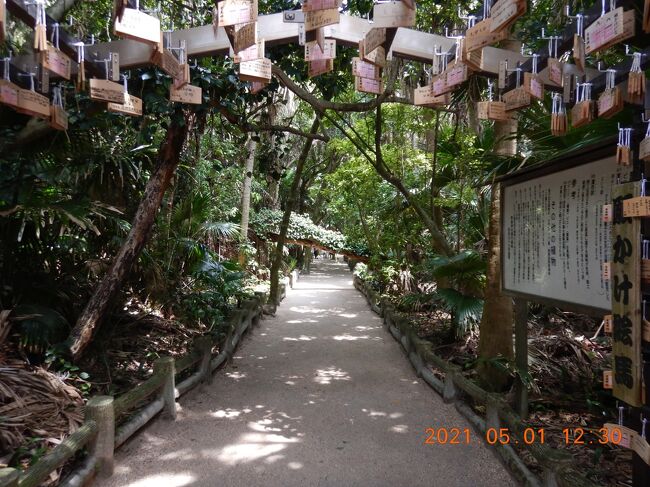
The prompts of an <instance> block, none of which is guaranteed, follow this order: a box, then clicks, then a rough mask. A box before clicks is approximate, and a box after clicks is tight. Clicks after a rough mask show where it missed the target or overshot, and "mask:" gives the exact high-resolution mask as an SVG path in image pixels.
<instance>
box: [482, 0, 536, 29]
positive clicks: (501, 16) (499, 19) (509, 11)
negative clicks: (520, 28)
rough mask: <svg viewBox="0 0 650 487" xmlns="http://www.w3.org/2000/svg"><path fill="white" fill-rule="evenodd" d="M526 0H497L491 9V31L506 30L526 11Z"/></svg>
mask: <svg viewBox="0 0 650 487" xmlns="http://www.w3.org/2000/svg"><path fill="white" fill-rule="evenodd" d="M526 9H527V2H526V0H497V2H496V3H495V4H494V5H493V6H492V9H491V11H490V17H489V18H490V19H492V22H491V24H490V31H491V32H501V31H504V30H506V29H507V28H508V27H509V26H510V25H511V24H512V23H513V22H514V21H515V20H517V19H518V18H519V17H521V16H522V15H524V14H525V13H526Z"/></svg>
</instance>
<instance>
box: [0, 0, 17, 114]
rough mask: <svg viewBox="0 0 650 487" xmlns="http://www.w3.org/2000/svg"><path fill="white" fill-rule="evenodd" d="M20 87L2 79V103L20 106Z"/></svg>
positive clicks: (13, 106) (0, 93) (0, 97)
mask: <svg viewBox="0 0 650 487" xmlns="http://www.w3.org/2000/svg"><path fill="white" fill-rule="evenodd" d="M1 1H2V0H0V2H1ZM19 89H20V86H18V85H16V84H14V83H12V82H11V81H7V80H5V79H0V103H2V104H3V105H7V106H10V107H12V108H18V90H19Z"/></svg>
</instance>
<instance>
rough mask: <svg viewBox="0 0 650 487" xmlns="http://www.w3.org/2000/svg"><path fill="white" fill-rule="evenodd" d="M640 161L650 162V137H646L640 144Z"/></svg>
mask: <svg viewBox="0 0 650 487" xmlns="http://www.w3.org/2000/svg"><path fill="white" fill-rule="evenodd" d="M639 159H641V160H642V161H646V162H648V161H650V137H645V138H644V139H643V140H642V141H641V143H640V144H639Z"/></svg>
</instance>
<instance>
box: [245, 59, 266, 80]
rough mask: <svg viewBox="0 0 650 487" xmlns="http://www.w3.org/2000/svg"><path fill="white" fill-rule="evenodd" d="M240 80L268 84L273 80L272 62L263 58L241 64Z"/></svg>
mask: <svg viewBox="0 0 650 487" xmlns="http://www.w3.org/2000/svg"><path fill="white" fill-rule="evenodd" d="M239 78H240V79H241V80H243V81H262V82H268V81H269V80H270V79H271V60H270V59H267V58H262V59H255V60H254V61H245V62H243V63H239Z"/></svg>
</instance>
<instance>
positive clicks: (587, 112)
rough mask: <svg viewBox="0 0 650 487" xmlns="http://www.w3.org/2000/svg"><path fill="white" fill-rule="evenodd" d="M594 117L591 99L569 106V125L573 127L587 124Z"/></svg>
mask: <svg viewBox="0 0 650 487" xmlns="http://www.w3.org/2000/svg"><path fill="white" fill-rule="evenodd" d="M593 119H594V102H593V100H584V101H580V102H578V103H576V104H575V105H573V108H571V126H572V127H573V128H578V127H582V126H583V125H587V124H588V123H590V122H591V121H592V120H593Z"/></svg>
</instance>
